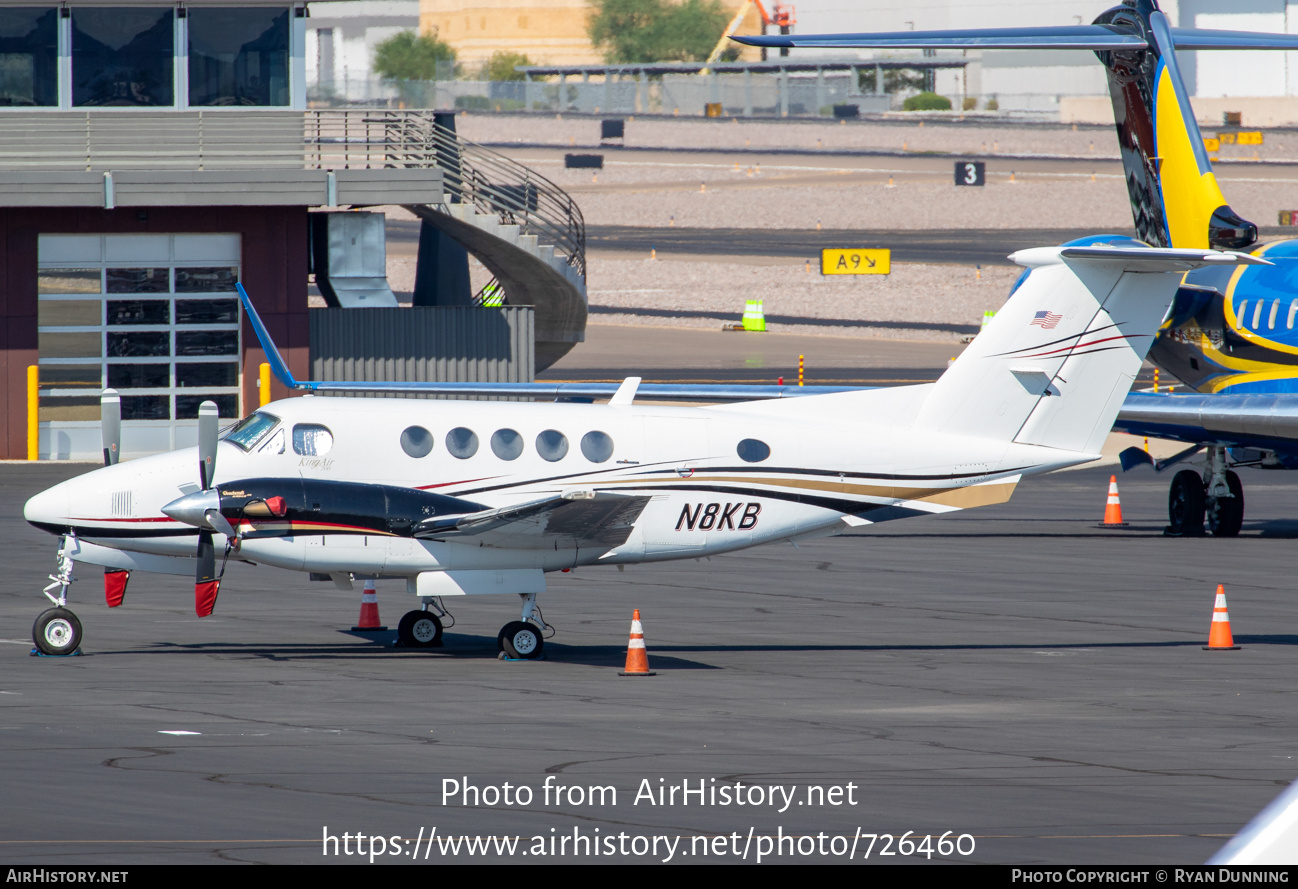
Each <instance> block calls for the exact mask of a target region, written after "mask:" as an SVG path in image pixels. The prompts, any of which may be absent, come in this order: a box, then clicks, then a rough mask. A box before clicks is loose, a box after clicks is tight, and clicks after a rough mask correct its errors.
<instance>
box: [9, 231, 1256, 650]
mask: <svg viewBox="0 0 1298 889" xmlns="http://www.w3.org/2000/svg"><path fill="white" fill-rule="evenodd" d="M1012 259H1013V260H1014V261H1015V262H1017V263H1018V264H1020V265H1022V266H1024V267H1025V268H1026V270H1027V272H1026V275H1025V276H1024V277H1023V278H1022V279H1021V280H1020V282H1019V284H1018V285H1017V288H1016V290H1015V291H1014V292H1013V294H1012V295H1011V296H1010V298H1009V300H1008V302H1006V304H1005V306H1004V307H1003V308H1002V309H1001V310H1000V311H999V312H998V313H997V314H996V317H995V319H994V320H993V321H992V322H991V323H990V324H989V325H988V326H987V327H986V328H985V329H984V330H983V332H982V333H980V334H979V335H978V337H977V338H975V339H974V341H973V343H972V344H971V345H970V346H969V347H968V348H967V349H966V350H965V352H964V353H963V354H962V355H961V356H960V357H959V358H958V359H957V360H956V361H955V362H954V363H953V364H952V365H951V367H950V368H948V369H947V371H946V372H945V373H944V374H943V375H942V377H941V378H940V379H938V380H937V382H935V383H927V384H923V385H916V386H904V387H897V388H891V389H869V390H854V391H846V392H837V393H829V394H820V395H810V396H803V397H799V398H792V399H772V400H764V401H751V400H750V401H742V402H739V403H731V404H722V405H713V406H706V407H668V406H652V405H645V404H636V403H635V402H634V398H635V395H636V392H635V389H636V385H637V383H638V381H637V380H636V379H635V378H631V379H628V380H627V381H626V382H625V383H623V384H622V386H621V387H619V388H618V391H617V392H616V393H615V394H614V395H613V397H612V398H611V399H610V401H609V402H608V403H607V404H579V403H513V402H487V401H467V400H460V401H450V400H431V399H427V400H425V399H417V400H410V399H389V398H364V397H358V398H330V397H324V393H329V392H337V391H348V390H353V391H358V390H371V391H372V390H378V389H383V388H393V389H406V390H409V389H419V388H424V389H427V390H429V391H440V392H448V391H471V392H496V393H498V394H499V393H502V392H506V390H508V391H507V392H506V394H523V395H527V394H531V395H537V394H538V393H540V392H543V391H551V392H552V391H553V388H554V387H547V386H545V385H536V384H533V385H530V386H527V385H518V386H512V385H509V384H506V385H504V386H500V385H497V386H491V385H489V384H483V385H477V384H418V383H390V384H383V383H371V384H349V383H323V382H321V383H316V382H299V381H297V380H294V379H293V378H292V376H291V375H290V374H289V371H288V369H287V367H286V366H285V364H284V363H283V360H282V359H281V358H280V356H279V353H278V351H277V350H276V349H275V345H274V343H273V342H271V340H270V337H269V335H268V334H267V332H266V330H265V327H264V326H263V325H262V323H261V321H260V319H259V318H258V317H257V314H256V311H255V310H254V308H253V306H252V303H251V302H250V300H249V299H248V296H247V294H246V293H245V292H244V291H243V288H242V286H240V287H239V291H240V297H241V299H242V300H243V305H244V308H245V311H246V313H247V316H248V319H249V321H250V323H251V324H252V326H253V328H254V330H255V331H256V332H257V335H258V337H259V338H260V339H261V341H262V344H263V346H264V347H265V349H266V353H267V355H268V356H269V358H270V361H271V365H272V368H273V369H274V370H275V372H276V374H277V375H278V376H279V377H280V379H281V380H283V381H284V382H285V383H286V384H288V385H289V386H290V387H293V388H295V389H299V390H307V391H314V392H315V393H316V394H315V396H314V397H302V398H289V399H286V400H283V401H277V402H273V403H271V404H268V405H267V406H265V407H263V408H261V409H259V410H257V411H256V412H255V413H253V414H251V415H250V416H248V417H246V418H245V419H244V420H242V421H241V422H239V423H238V424H236V425H235V426H233V427H231V428H229V429H228V430H226V431H225V433H224V434H223V435H220V436H218V430H217V420H216V408H215V405H212V404H210V403H205V405H204V407H203V408H202V409H200V419H199V446H198V448H196V449H194V448H190V449H187V450H179V451H173V452H171V453H167V454H159V455H155V456H152V457H145V458H142V459H139V460H133V461H129V462H126V463H112V456H113V455H114V454H115V453H116V444H115V440H116V439H115V436H116V435H117V433H116V431H115V423H114V422H108V423H106V424H105V430H106V431H105V451H106V454H108V455H109V457H108V462H110V463H112V465H108V466H105V467H104V468H101V469H97V470H94V471H92V472H89V473H87V474H86V475H83V476H80V477H78V478H74V479H71V480H69V481H66V482H64V483H62V484H59V485H56V486H55V487H53V488H50V489H49V490H47V491H45V492H43V493H41V494H38V495H36V496H35V497H33V498H32V499H31V500H29V501H28V502H27V505H26V509H25V516H26V518H27V520H28V521H29V522H31V523H32V524H33V525H35V526H36V527H38V528H42V529H44V530H47V531H49V532H50V533H51V534H55V535H58V536H59V537H60V544H59V551H58V552H59V555H58V567H57V571H56V573H55V574H53V575H51V579H52V581H53V582H52V583H51V584H50V585H49V586H48V587H47V588H46V595H47V596H48V597H49V598H50V599H51V600H52V601H54V603H55V606H56V607H54V608H51V609H49V610H47V611H45V612H44V613H42V614H41V615H40V617H39V618H38V619H37V621H36V624H35V627H34V629H33V636H34V639H35V642H36V645H37V646H38V647H39V648H40V649H41V650H42V651H44V652H46V653H53V654H66V653H70V652H73V651H75V650H76V649H77V647H78V646H79V645H80V644H81V625H80V622H79V621H78V619H77V618H76V616H75V615H74V614H73V613H72V612H71V611H70V610H68V608H67V591H68V585H69V583H70V582H71V580H72V577H73V566H74V562H81V563H89V564H91V565H96V566H104V567H105V568H106V569H108V570H107V572H106V573H105V575H104V577H105V595H106V598H107V600H108V604H109V605H110V606H113V605H118V604H121V601H122V596H123V593H124V591H125V583H126V579H127V578H128V577H129V572H130V571H153V572H162V573H168V574H181V575H195V576H196V583H195V588H194V589H195V608H196V611H197V613H198V615H199V616H204V615H207V614H210V613H211V612H212V609H213V607H214V605H215V602H216V598H217V592H218V590H219V587H220V582H221V581H220V576H219V575H218V572H217V561H218V558H217V557H218V554H219V555H220V556H221V561H222V563H224V560H226V559H236V560H240V561H244V562H251V563H255V564H258V565H265V566H272V567H275V568H282V569H287V570H291V571H300V572H312V573H316V574H329V575H332V576H333V577H334V579H335V580H336V581H337V582H338V583H340V584H341V585H347V584H348V583H350V582H351V581H352V580H353V579H358V578H401V579H404V580H405V581H406V588H407V590H408V591H409V592H410V593H412V594H413V595H415V596H417V597H418V598H419V599H420V600H421V602H422V605H423V609H422V610H417V611H412V612H411V613H410V614H408V615H406V617H405V618H403V620H402V623H401V629H400V631H399V635H400V637H401V639H402V641H403V642H405V643H406V644H408V645H436V644H439V643H440V635H441V632H440V631H441V623H440V621H439V615H440V614H441V613H443V609H442V606H441V598H442V597H446V596H459V595H466V594H467V595H474V594H480V593H513V594H517V595H519V596H521V597H522V602H523V604H522V614H521V617H520V620H517V621H512V622H510V623H508V624H506V625H505V627H504V628H503V629H502V630H501V631H500V635H499V640H500V644H501V648H502V650H503V651H505V652H506V653H507V654H508V655H510V656H513V657H521V658H532V657H536V656H538V655H539V654H540V653H541V650H542V646H543V638H544V636H543V631H544V629H545V624H544V622H543V620H542V619H541V617H540V614H539V612H538V611H537V609H536V607H535V605H536V598H537V595H538V594H539V593H541V592H542V591H543V590H544V589H545V573H546V572H548V571H556V570H560V569H565V568H573V567H577V566H586V565H621V564H627V563H637V562H648V561H658V560H668V559H681V558H695V557H699V556H706V555H712V554H715V553H722V552H728V551H732V550H738V549H743V548H745V547H750V546H756V545H758V544H763V543H771V542H774V541H781V540H791V539H796V538H800V537H810V536H828V535H833V534H835V533H837V532H839V531H841V530H845V529H847V528H849V527H857V526H862V525H867V524H870V523H872V522H880V521H886V520H891V519H899V518H905V517H909V516H919V515H926V514H931V513H942V512H949V511H952V510H958V509H964V508H968V507H973V506H982V505H986V504H992V503H1001V502H1004V501H1005V500H1007V499H1008V498H1009V496H1010V494H1011V492H1012V491H1013V490H1014V487H1015V485H1017V484H1018V482H1019V480H1020V479H1021V478H1023V477H1024V476H1027V475H1033V474H1037V473H1042V472H1048V471H1050V470H1054V469H1061V468H1064V467H1068V466H1074V465H1077V464H1081V463H1085V462H1087V461H1090V460H1094V459H1096V457H1097V456H1098V454H1099V451H1100V447H1101V444H1102V443H1103V441H1104V439H1105V436H1106V435H1107V434H1108V432H1109V428H1110V427H1111V426H1112V425H1113V419H1114V417H1115V416H1116V414H1117V412H1118V408H1119V406H1120V405H1121V404H1122V401H1123V398H1124V397H1125V396H1126V394H1127V390H1128V388H1129V387H1130V385H1131V382H1132V380H1133V379H1134V377H1135V375H1136V373H1137V372H1138V371H1139V369H1140V364H1141V361H1142V360H1143V358H1144V356H1145V353H1146V351H1147V350H1148V349H1149V345H1150V343H1151V342H1152V341H1153V337H1154V335H1155V333H1156V332H1157V330H1158V326H1159V323H1160V322H1161V320H1162V319H1163V317H1164V315H1165V314H1166V312H1167V310H1168V306H1169V304H1170V303H1171V300H1172V298H1173V296H1174V295H1175V293H1176V290H1177V286H1178V284H1179V282H1180V279H1181V276H1182V275H1183V274H1184V273H1185V272H1186V271H1187V270H1189V269H1193V268H1199V267H1204V266H1217V265H1222V266H1234V265H1239V264H1244V265H1249V264H1258V263H1265V262H1266V260H1265V259H1260V258H1257V257H1253V256H1248V255H1243V254H1237V253H1231V252H1223V251H1217V250H1211V249H1198V250H1182V249H1170V248H1151V247H1147V246H1145V245H1143V244H1140V243H1139V242H1136V241H1133V240H1130V239H1121V238H1120V239H1116V240H1115V241H1114V242H1112V243H1109V244H1093V245H1089V246H1065V247H1049V248H1034V249H1029V250H1024V251H1020V252H1019V253H1016V254H1014V256H1013V257H1012ZM645 388H646V389H647V388H649V387H645Z"/></svg>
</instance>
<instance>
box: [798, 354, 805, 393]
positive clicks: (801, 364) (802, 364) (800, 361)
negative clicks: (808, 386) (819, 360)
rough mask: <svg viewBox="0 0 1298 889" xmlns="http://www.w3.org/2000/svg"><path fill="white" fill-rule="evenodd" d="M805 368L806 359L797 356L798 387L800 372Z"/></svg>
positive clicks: (800, 381) (800, 377)
mask: <svg viewBox="0 0 1298 889" xmlns="http://www.w3.org/2000/svg"><path fill="white" fill-rule="evenodd" d="M805 367H806V358H805V357H804V356H802V355H799V356H798V385H799V386H801V385H802V372H803V369H804V368H805Z"/></svg>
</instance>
